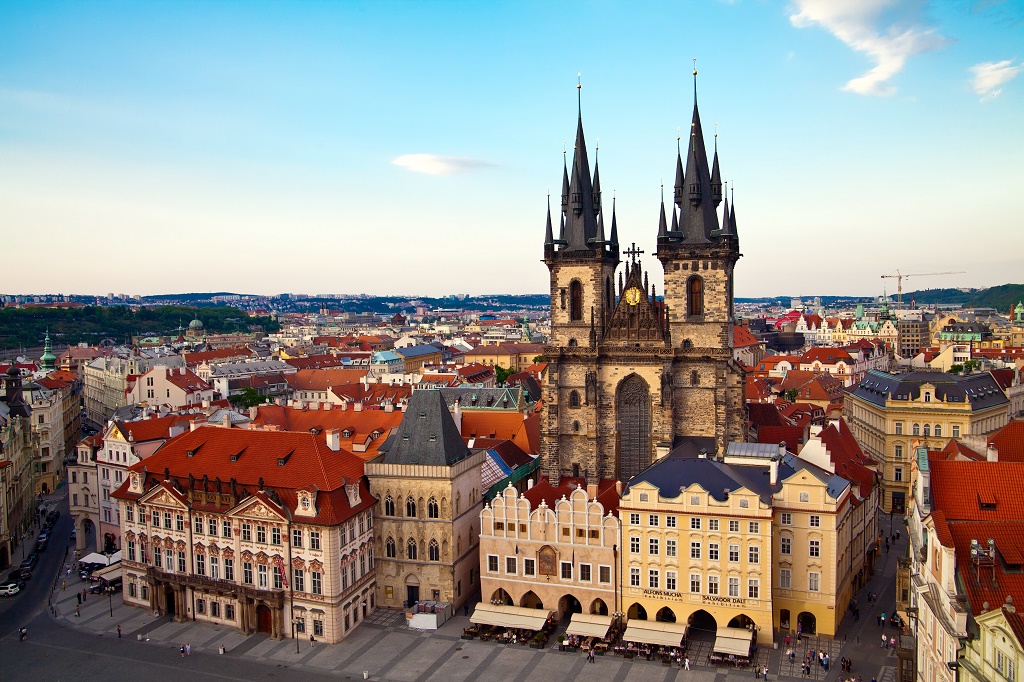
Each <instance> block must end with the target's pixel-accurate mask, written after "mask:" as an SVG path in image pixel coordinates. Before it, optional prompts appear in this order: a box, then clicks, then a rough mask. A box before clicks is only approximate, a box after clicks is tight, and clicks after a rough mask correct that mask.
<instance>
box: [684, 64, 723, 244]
mask: <svg viewBox="0 0 1024 682" xmlns="http://www.w3.org/2000/svg"><path fill="white" fill-rule="evenodd" d="M693 76H694V80H693V118H692V120H691V122H690V141H689V147H688V149H687V152H686V173H685V178H686V186H685V192H684V197H685V199H686V201H680V202H679V227H680V229H681V230H682V232H683V235H682V236H683V238H684V239H685V240H686V241H687V242H690V243H706V242H708V241H710V237H711V234H712V232H715V231H717V230H718V214H717V213H716V212H715V202H714V196H713V193H712V189H711V173H710V171H709V169H708V155H707V150H706V149H705V147H704V131H703V130H702V129H701V125H700V111H699V110H698V108H697V69H694V70H693Z"/></svg>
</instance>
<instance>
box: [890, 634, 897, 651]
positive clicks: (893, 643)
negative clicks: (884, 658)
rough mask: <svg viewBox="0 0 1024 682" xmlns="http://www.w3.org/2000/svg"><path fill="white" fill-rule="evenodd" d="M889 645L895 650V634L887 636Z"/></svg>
mask: <svg viewBox="0 0 1024 682" xmlns="http://www.w3.org/2000/svg"><path fill="white" fill-rule="evenodd" d="M889 646H891V647H892V648H893V651H895V650H896V635H893V636H892V637H890V638H889Z"/></svg>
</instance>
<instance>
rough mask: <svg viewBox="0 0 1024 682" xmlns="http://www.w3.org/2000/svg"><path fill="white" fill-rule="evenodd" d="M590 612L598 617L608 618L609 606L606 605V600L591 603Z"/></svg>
mask: <svg viewBox="0 0 1024 682" xmlns="http://www.w3.org/2000/svg"><path fill="white" fill-rule="evenodd" d="M590 612H591V613H592V614H595V615H598V616H607V615H608V605H607V604H605V603H604V599H595V600H594V601H592V602H591V603H590Z"/></svg>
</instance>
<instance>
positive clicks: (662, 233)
mask: <svg viewBox="0 0 1024 682" xmlns="http://www.w3.org/2000/svg"><path fill="white" fill-rule="evenodd" d="M672 215H673V217H675V211H673V212H672ZM658 239H668V223H667V222H666V221H665V185H662V186H661V216H660V217H659V218H658Z"/></svg>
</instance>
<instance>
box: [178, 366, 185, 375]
mask: <svg viewBox="0 0 1024 682" xmlns="http://www.w3.org/2000/svg"><path fill="white" fill-rule="evenodd" d="M178 373H179V374H181V376H185V365H182V366H181V367H180V371H179V372H178Z"/></svg>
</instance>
